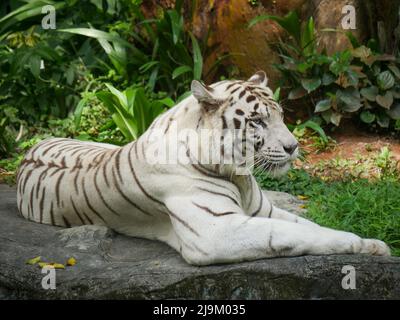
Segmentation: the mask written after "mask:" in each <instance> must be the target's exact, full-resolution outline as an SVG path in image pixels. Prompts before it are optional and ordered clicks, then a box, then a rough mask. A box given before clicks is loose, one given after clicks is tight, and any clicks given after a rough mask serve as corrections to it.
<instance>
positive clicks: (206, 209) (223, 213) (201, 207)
mask: <svg viewBox="0 0 400 320" xmlns="http://www.w3.org/2000/svg"><path fill="white" fill-rule="evenodd" d="M192 203H193V204H194V205H195V206H196V207H198V208H200V209H202V210H204V211H206V212H207V213H210V214H212V215H213V216H215V217H221V216H226V215H229V214H235V213H236V212H233V211H226V212H215V211H212V210H211V209H210V208H207V207H205V206H201V205H199V204H197V203H196V202H194V201H192Z"/></svg>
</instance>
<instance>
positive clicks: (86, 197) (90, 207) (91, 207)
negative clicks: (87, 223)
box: [82, 176, 106, 222]
mask: <svg viewBox="0 0 400 320" xmlns="http://www.w3.org/2000/svg"><path fill="white" fill-rule="evenodd" d="M82 190H83V197H84V198H85V201H86V205H87V206H88V208H89V209H90V210H91V211H92V212H93V213H94V214H95V215H96V216H98V217H99V218H100V219H101V220H103V221H104V222H106V220H104V218H103V217H102V216H101V214H100V213H98V212H97V211H96V210H95V209H94V208H93V206H92V205H91V203H90V202H89V197H88V195H87V193H86V188H85V176H83V178H82Z"/></svg>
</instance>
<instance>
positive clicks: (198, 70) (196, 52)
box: [190, 33, 203, 80]
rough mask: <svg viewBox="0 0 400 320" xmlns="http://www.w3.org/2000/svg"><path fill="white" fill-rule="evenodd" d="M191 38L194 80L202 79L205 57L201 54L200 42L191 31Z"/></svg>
mask: <svg viewBox="0 0 400 320" xmlns="http://www.w3.org/2000/svg"><path fill="white" fill-rule="evenodd" d="M190 38H191V39H192V48H193V78H194V80H201V74H202V72H203V57H202V55H201V50H200V46H199V43H198V42H197V40H196V38H195V36H194V35H193V34H192V33H190Z"/></svg>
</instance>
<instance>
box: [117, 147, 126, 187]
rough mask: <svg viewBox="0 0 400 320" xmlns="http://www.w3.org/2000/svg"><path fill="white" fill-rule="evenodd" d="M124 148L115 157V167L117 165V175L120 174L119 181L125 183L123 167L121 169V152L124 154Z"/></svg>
mask: <svg viewBox="0 0 400 320" xmlns="http://www.w3.org/2000/svg"><path fill="white" fill-rule="evenodd" d="M122 150H123V148H119V150H118V151H117V154H116V155H115V165H116V170H117V174H118V178H119V180H120V181H121V182H122V183H124V181H123V179H122V175H121V167H120V165H121V164H120V157H121V152H122Z"/></svg>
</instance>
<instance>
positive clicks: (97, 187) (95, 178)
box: [93, 167, 120, 216]
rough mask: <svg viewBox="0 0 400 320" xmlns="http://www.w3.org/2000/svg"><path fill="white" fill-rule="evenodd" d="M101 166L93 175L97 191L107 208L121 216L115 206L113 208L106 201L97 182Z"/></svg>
mask: <svg viewBox="0 0 400 320" xmlns="http://www.w3.org/2000/svg"><path fill="white" fill-rule="evenodd" d="M99 169H100V167H97V169H96V171H95V172H94V176H93V182H94V187H95V188H96V191H97V193H98V194H99V196H100V199H101V201H102V202H103V204H104V205H105V206H106V208H107V209H108V210H110V211H111V212H112V213H114V214H115V215H117V216H119V215H120V214H119V213H118V212H116V211H115V210H114V209H113V208H111V207H110V206H109V204H108V203H107V202H106V200H105V199H104V196H103V194H102V193H101V190H100V188H99V186H98V184H97V174H98V172H99Z"/></svg>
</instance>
